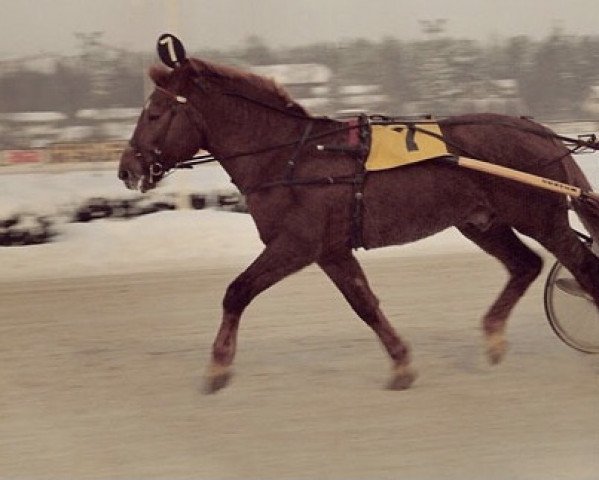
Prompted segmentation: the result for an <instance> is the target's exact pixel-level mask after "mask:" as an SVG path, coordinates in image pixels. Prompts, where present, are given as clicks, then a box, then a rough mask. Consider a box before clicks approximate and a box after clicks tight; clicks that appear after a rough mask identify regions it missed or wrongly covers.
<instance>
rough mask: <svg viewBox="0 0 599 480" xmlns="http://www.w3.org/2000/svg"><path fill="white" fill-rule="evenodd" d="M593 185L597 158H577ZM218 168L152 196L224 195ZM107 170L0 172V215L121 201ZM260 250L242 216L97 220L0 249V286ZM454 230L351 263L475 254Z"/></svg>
mask: <svg viewBox="0 0 599 480" xmlns="http://www.w3.org/2000/svg"><path fill="white" fill-rule="evenodd" d="M578 160H579V163H580V164H581V165H582V166H583V168H584V170H585V172H586V173H587V175H588V176H589V178H590V179H591V182H592V183H594V184H595V185H599V154H593V155H584V156H579V157H578ZM233 189H234V187H233V186H232V185H231V184H230V182H229V178H228V176H227V175H226V173H225V172H224V171H223V170H222V169H221V168H220V167H219V166H218V165H209V166H204V167H201V168H196V169H194V170H192V171H180V172H177V173H175V174H174V175H172V176H171V177H169V178H168V179H166V180H165V181H164V182H163V185H162V186H161V188H160V189H158V190H157V191H156V192H155V193H154V195H160V194H163V193H172V192H179V193H185V192H194V193H198V192H203V193H208V192H213V191H220V190H224V191H227V190H228V191H231V190H233ZM135 195H138V194H137V192H130V191H128V190H126V189H125V187H124V186H123V185H122V183H121V182H120V181H119V180H118V179H117V178H116V172H115V170H99V171H77V172H63V173H18V174H17V173H2V170H1V169H0V216H1V217H5V216H7V215H8V214H10V213H16V212H23V211H29V212H33V213H43V214H51V215H56V214H60V213H61V212H63V211H65V210H66V209H68V208H70V207H73V206H74V205H79V204H81V203H82V202H83V201H85V200H86V199H89V198H92V197H104V198H113V199H119V198H127V197H131V196H135ZM261 249H262V245H261V243H260V240H259V238H258V235H257V233H256V230H255V227H254V224H253V222H252V219H251V217H250V216H249V215H246V214H241V213H231V212H223V211H217V210H211V209H206V210H191V209H180V210H175V211H165V212H160V213H155V214H151V215H145V216H141V217H137V218H133V219H129V220H122V219H120V220H119V219H103V220H96V221H93V222H90V223H64V224H60V225H59V235H58V236H57V237H56V238H55V239H54V241H53V242H51V243H48V244H43V245H35V246H28V247H0V277H1V278H2V280H12V279H29V278H51V277H77V276H87V275H105V274H112V273H130V272H143V271H150V270H161V269H180V268H191V269H193V268H216V267H220V266H238V267H240V268H242V267H245V266H246V265H247V264H248V263H249V262H250V261H251V260H252V259H253V258H255V257H256V255H257V254H258V253H259V252H260V251H261ZM476 250H477V248H476V247H474V246H472V245H471V244H470V243H469V242H468V241H467V240H466V239H464V238H463V237H462V236H461V235H460V234H459V232H457V231H456V230H454V229H450V230H447V231H445V232H442V233H440V234H438V235H435V236H434V237H431V238H428V239H425V240H422V241H420V242H417V243H413V244H410V245H404V246H401V247H390V248H385V249H379V250H374V251H368V252H364V251H360V252H359V253H358V256H359V257H368V256H388V255H392V256H414V255H434V254H438V253H451V252H468V251H476Z"/></svg>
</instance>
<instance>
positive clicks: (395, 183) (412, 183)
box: [363, 164, 490, 248]
mask: <svg viewBox="0 0 599 480" xmlns="http://www.w3.org/2000/svg"><path fill="white" fill-rule="evenodd" d="M489 210H490V207H489V203H488V200H487V198H486V195H485V193H484V191H483V190H482V189H481V188H480V187H479V186H478V185H477V184H476V182H474V181H473V180H472V179H471V178H468V177H467V176H464V175H463V174H461V172H456V171H455V170H454V169H452V168H451V167H449V168H446V167H445V166H443V165H432V164H431V165H415V166H412V167H402V168H398V169H396V170H393V171H387V172H380V173H375V174H369V177H368V179H367V183H366V187H365V189H364V214H363V239H364V246H365V247H366V248H375V247H382V246H387V245H399V244H404V243H410V242H414V241H416V240H420V239H422V238H425V237H428V236H430V235H434V234H435V233H438V232H441V231H442V230H445V229H446V228H448V227H451V226H453V225H460V224H464V223H466V222H469V221H475V222H483V221H484V220H485V218H487V217H488V215H487V213H488V212H489ZM483 223H484V222H483Z"/></svg>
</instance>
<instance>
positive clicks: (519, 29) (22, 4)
mask: <svg viewBox="0 0 599 480" xmlns="http://www.w3.org/2000/svg"><path fill="white" fill-rule="evenodd" d="M0 12H1V14H0V35H1V39H2V40H1V43H0V59H6V58H14V57H19V56H22V55H29V54H36V53H41V52H54V53H64V54H72V53H75V51H76V45H77V44H76V41H75V38H74V35H73V34H74V32H90V31H103V32H105V34H104V41H105V42H107V43H110V44H113V45H115V46H118V47H124V48H129V49H134V50H148V51H149V50H152V49H153V48H154V42H155V40H156V37H157V36H158V34H159V33H162V32H164V31H173V32H175V33H178V34H179V35H180V36H181V38H182V39H183V40H184V43H185V44H186V45H187V46H188V49H189V50H194V49H201V48H206V47H215V48H227V47H231V46H240V45H242V43H243V40H244V39H245V38H247V37H248V36H249V35H258V36H260V37H262V38H263V39H264V40H265V41H266V42H267V43H268V44H269V45H271V46H272V47H278V46H291V45H304V44H309V43H313V42H317V41H339V40H343V39H348V38H355V37H363V38H369V39H372V40H378V39H380V38H381V37H382V36H385V35H392V36H395V37H397V38H399V39H404V40H408V39H415V38H422V37H423V34H422V31H421V25H420V23H419V20H434V19H438V18H444V19H447V27H446V31H447V33H448V34H450V35H452V36H458V37H464V38H472V39H476V40H489V39H491V38H494V37H506V36H512V35H519V34H526V35H531V36H534V37H536V38H541V37H544V36H546V35H547V34H548V33H549V32H550V31H551V30H552V28H554V27H556V26H557V27H560V28H561V29H562V31H563V32H564V33H567V34H569V33H572V34H587V35H599V0H0Z"/></svg>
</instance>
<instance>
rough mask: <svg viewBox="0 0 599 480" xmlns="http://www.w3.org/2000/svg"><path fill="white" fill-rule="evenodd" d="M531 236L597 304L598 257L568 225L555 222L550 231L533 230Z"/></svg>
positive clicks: (598, 290)
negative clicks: (553, 256) (566, 270)
mask: <svg viewBox="0 0 599 480" xmlns="http://www.w3.org/2000/svg"><path fill="white" fill-rule="evenodd" d="M523 233H526V232H523ZM531 236H532V237H533V238H535V239H536V240H537V241H538V242H539V243H541V245H543V246H544V247H545V248H546V249H547V250H549V251H550V252H551V253H553V254H554V255H555V257H556V258H557V259H558V260H559V261H560V263H561V264H562V265H564V266H565V267H566V268H567V269H568V270H569V271H570V273H572V275H574V278H575V279H576V281H577V282H578V283H579V284H580V285H581V286H582V288H584V290H585V291H587V292H588V293H589V294H590V295H591V296H592V297H593V300H594V301H595V304H596V305H599V258H597V256H596V255H595V254H594V253H593V252H591V250H590V249H589V248H588V247H587V246H585V245H584V244H583V243H582V242H581V241H580V239H579V238H578V237H577V235H576V233H575V232H574V231H573V230H572V229H571V228H570V226H569V225H563V226H560V225H559V224H558V223H557V222H555V223H553V228H552V229H551V230H550V231H549V230H548V231H545V232H541V233H539V232H535V233H534V234H531Z"/></svg>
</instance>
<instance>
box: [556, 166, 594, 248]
mask: <svg viewBox="0 0 599 480" xmlns="http://www.w3.org/2000/svg"><path fill="white" fill-rule="evenodd" d="M563 163H564V167H565V169H566V175H567V176H568V182H569V183H571V184H573V185H575V186H577V187H579V188H581V189H582V190H583V191H585V192H591V191H592V190H593V187H592V186H591V184H590V182H589V180H588V179H587V177H586V176H585V174H584V173H583V171H582V170H581V168H580V167H579V166H578V164H577V163H576V162H575V161H574V159H573V158H572V157H571V156H568V157H566V158H565V159H564V162H563ZM572 208H573V209H574V211H575V212H576V215H577V216H578V218H580V221H581V222H582V224H583V225H584V227H585V228H586V230H587V232H589V235H591V237H592V239H593V243H594V244H596V245H599V201H598V200H595V199H594V198H585V199H584V200H582V199H577V198H572Z"/></svg>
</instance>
